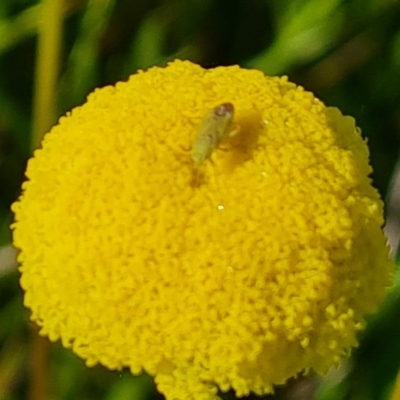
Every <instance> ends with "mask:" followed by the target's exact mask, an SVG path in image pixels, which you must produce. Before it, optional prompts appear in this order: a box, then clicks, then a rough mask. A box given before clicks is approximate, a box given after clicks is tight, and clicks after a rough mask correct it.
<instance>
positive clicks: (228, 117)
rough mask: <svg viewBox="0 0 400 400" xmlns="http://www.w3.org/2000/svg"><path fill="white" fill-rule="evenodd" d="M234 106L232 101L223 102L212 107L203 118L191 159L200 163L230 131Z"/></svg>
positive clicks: (208, 156)
mask: <svg viewBox="0 0 400 400" xmlns="http://www.w3.org/2000/svg"><path fill="white" fill-rule="evenodd" d="M233 114H234V107H233V104H232V103H223V104H220V105H219V106H217V107H215V108H213V109H212V110H211V111H210V112H208V113H207V115H206V116H205V117H204V118H203V121H202V122H201V124H200V126H199V129H198V131H197V135H196V138H195V139H194V143H193V148H192V160H193V161H194V162H195V163H196V164H201V163H203V162H204V161H205V160H207V159H208V158H210V156H211V154H212V152H213V150H214V149H215V148H217V147H218V145H219V144H220V143H221V140H223V139H224V138H226V137H227V136H228V135H229V134H230V132H231V126H232V121H233Z"/></svg>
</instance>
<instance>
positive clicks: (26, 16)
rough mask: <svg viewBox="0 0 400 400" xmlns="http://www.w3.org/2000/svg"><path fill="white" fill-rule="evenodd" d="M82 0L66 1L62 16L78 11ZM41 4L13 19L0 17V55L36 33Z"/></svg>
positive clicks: (39, 19) (65, 16)
mask: <svg viewBox="0 0 400 400" xmlns="http://www.w3.org/2000/svg"><path fill="white" fill-rule="evenodd" d="M83 2H84V0H68V1H67V2H66V4H65V7H64V8H63V16H64V18H67V17H68V16H69V15H71V14H72V13H74V12H75V11H76V10H78V9H79V8H80V7H81V6H82V4H83ZM41 13H42V4H37V5H34V6H31V7H29V8H27V9H26V10H24V11H21V13H20V14H18V15H17V16H16V17H14V18H8V19H7V18H6V17H5V16H1V17H0V55H2V54H3V53H5V52H6V51H8V50H10V49H12V48H13V47H15V46H17V45H18V44H19V43H21V42H22V41H24V40H25V39H27V38H28V37H30V36H33V35H35V34H36V33H37V32H38V29H39V24H40V21H41Z"/></svg>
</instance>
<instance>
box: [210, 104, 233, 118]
mask: <svg viewBox="0 0 400 400" xmlns="http://www.w3.org/2000/svg"><path fill="white" fill-rule="evenodd" d="M214 114H215V115H216V116H218V117H225V116H228V115H233V104H232V103H223V104H221V105H219V106H218V107H215V108H214Z"/></svg>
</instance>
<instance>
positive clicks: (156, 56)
mask: <svg viewBox="0 0 400 400" xmlns="http://www.w3.org/2000/svg"><path fill="white" fill-rule="evenodd" d="M166 23H167V19H166V18H165V15H164V13H163V12H162V10H161V9H156V10H154V11H151V12H150V13H149V15H148V16H147V18H145V19H144V21H143V22H142V24H141V26H140V28H139V30H138V32H137V34H136V36H135V38H134V39H133V43H132V47H131V51H130V54H129V59H128V62H127V66H126V72H127V73H128V74H130V73H133V72H134V71H136V70H137V69H139V68H143V69H145V68H148V67H150V66H152V65H159V64H160V61H161V60H163V54H162V47H163V43H164V40H165V28H166Z"/></svg>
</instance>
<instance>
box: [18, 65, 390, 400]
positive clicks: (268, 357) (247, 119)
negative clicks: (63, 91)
mask: <svg viewBox="0 0 400 400" xmlns="http://www.w3.org/2000/svg"><path fill="white" fill-rule="evenodd" d="M213 110H214V111H213ZM221 110H222V111H221ZM213 112H214V114H215V115H214V116H213V114H212V113H213ZM221 115H222V116H224V117H225V118H226V120H225V122H224V124H223V125H221V126H219V125H218V124H219V122H218V121H219V117H220V116H221ZM214 117H215V118H214ZM213 118H214V119H213ZM202 121H203V122H202ZM204 121H206V122H204ZM201 135H204V137H207V138H208V139H217V140H214V142H212V140H211V141H209V142H201V140H200V142H201V143H200V146H198V145H197V144H196V149H200V150H196V151H198V152H200V153H204V154H200V155H201V156H202V155H204V157H200V156H199V157H198V155H197V154H196V155H195V156H194V155H193V153H192V151H193V144H194V143H199V137H201ZM204 143H214V144H213V145H212V147H211V148H209V147H207V146H208V145H207V146H206V147H205V148H204V146H203V145H204ZM202 146H203V147H202ZM210 146H211V144H210ZM199 160H200V161H199ZM370 172H371V167H370V166H369V163H368V149H367V146H366V144H365V142H364V141H363V139H362V138H361V135H360V132H359V130H358V129H357V128H356V126H355V123H354V120H353V119H352V118H350V117H345V116H342V114H341V113H340V112H339V111H338V110H337V109H334V108H327V107H326V106H325V105H324V104H323V103H321V102H320V101H318V99H316V98H315V97H314V96H313V94H312V93H309V92H306V91H304V89H303V88H301V87H299V86H296V85H294V84H293V83H290V82H288V81H287V78H286V77H283V78H278V77H268V76H265V75H264V74H263V73H261V72H260V71H256V70H246V69H242V68H239V67H238V66H233V67H219V68H215V69H210V70H205V69H203V68H201V67H200V66H198V65H195V64H192V63H190V62H185V61H175V62H173V63H171V64H169V65H168V66H167V67H166V68H151V69H149V70H148V71H146V72H143V71H141V72H139V73H137V74H135V75H132V76H131V77H130V78H129V80H128V81H127V82H120V83H117V84H116V86H108V87H104V88H102V89H98V90H96V91H94V92H93V93H92V94H91V95H90V96H89V97H88V100H87V102H86V103H85V104H84V105H83V106H81V107H77V108H75V109H74V110H73V111H72V112H71V113H68V114H67V115H66V116H65V117H63V118H61V119H60V121H59V124H58V125H57V126H55V127H54V128H53V129H52V130H51V131H50V133H48V134H47V135H46V136H45V138H44V141H43V145H42V148H41V149H40V150H37V151H35V154H34V156H33V158H32V159H31V160H30V161H29V164H28V168H27V173H26V174H27V178H28V180H27V182H26V183H25V184H24V186H23V192H22V195H21V197H20V199H19V200H18V201H17V202H16V203H15V204H14V205H13V211H14V212H15V218H16V222H15V223H14V225H13V229H14V241H15V245H16V247H18V248H19V249H20V250H21V253H20V255H19V261H20V263H21V268H20V270H21V273H22V276H21V285H22V287H23V289H24V290H25V304H26V306H27V307H29V308H30V309H31V311H32V319H33V320H34V321H36V322H37V324H38V325H39V326H40V327H41V334H42V335H47V336H48V337H49V338H50V339H51V340H58V339H61V341H62V343H63V345H64V346H66V347H71V348H72V350H73V351H74V352H75V353H76V354H78V355H79V356H80V357H82V358H84V359H85V360H86V361H87V364H88V365H94V364H96V363H101V364H103V365H105V366H106V367H108V368H111V369H120V368H123V367H129V368H130V369H131V371H132V373H134V374H139V373H140V372H141V371H142V370H145V371H146V372H147V373H149V374H150V375H152V376H154V377H155V381H156V384H157V387H158V389H159V390H160V391H161V392H162V393H164V394H165V396H166V397H167V399H169V400H173V399H179V400H184V399H196V400H198V399H204V400H210V399H214V398H216V397H217V392H218V390H221V391H227V390H229V389H233V390H234V391H236V394H237V396H244V395H247V394H249V393H250V392H254V393H256V394H263V393H269V392H272V391H273V385H275V384H283V383H285V382H286V381H287V379H289V378H290V377H292V376H295V375H296V374H298V373H300V372H302V371H303V372H304V371H305V372H307V371H309V370H311V369H312V370H314V371H316V372H317V373H321V374H322V373H325V372H327V370H328V369H329V368H330V367H331V366H333V365H335V364H337V363H338V362H339V361H340V360H341V359H342V358H343V357H344V356H346V355H348V354H349V351H350V349H351V347H352V346H355V345H356V344H357V341H356V334H357V332H358V331H359V330H360V329H362V328H363V326H364V316H365V315H366V314H367V313H371V312H373V311H374V310H375V309H376V307H377V305H378V302H379V301H380V300H381V299H382V298H383V295H384V293H385V289H386V287H387V286H388V285H389V284H390V275H391V271H392V268H393V265H392V262H391V261H390V260H389V257H388V249H387V247H386V240H385V237H384V235H383V233H382V229H381V227H382V224H383V216H382V214H383V213H382V201H381V200H380V198H379V195H378V193H377V191H376V190H375V189H374V188H373V187H372V186H371V181H370V178H369V177H368V175H369V174H370Z"/></svg>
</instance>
